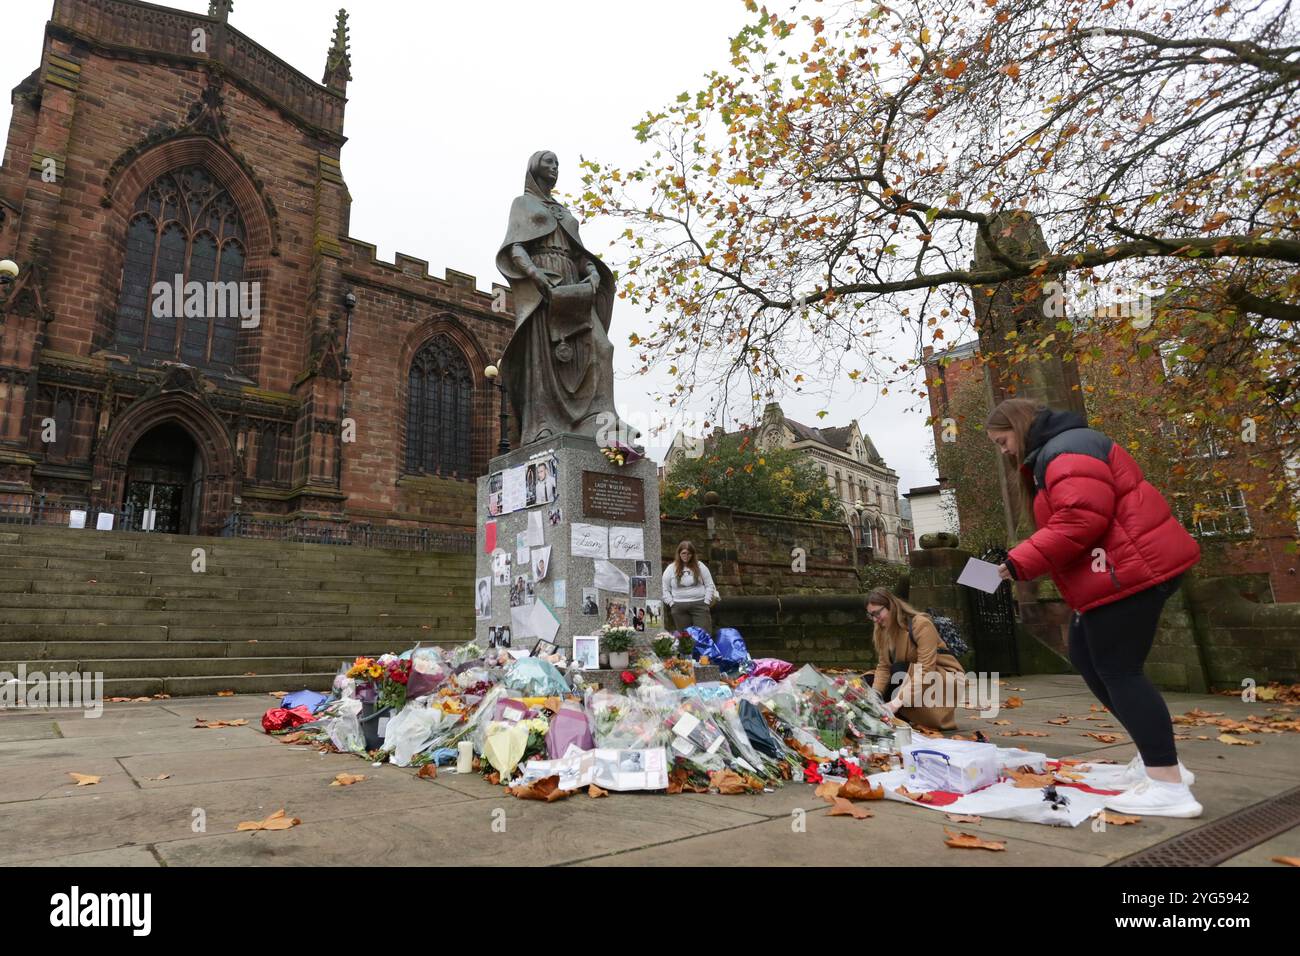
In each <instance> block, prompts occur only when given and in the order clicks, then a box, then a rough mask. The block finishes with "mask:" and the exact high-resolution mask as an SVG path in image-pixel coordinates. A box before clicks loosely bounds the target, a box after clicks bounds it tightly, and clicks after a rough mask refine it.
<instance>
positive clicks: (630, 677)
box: [618, 671, 636, 685]
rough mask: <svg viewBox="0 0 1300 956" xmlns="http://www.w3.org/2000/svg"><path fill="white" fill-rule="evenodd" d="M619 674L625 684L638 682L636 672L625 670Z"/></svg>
mask: <svg viewBox="0 0 1300 956" xmlns="http://www.w3.org/2000/svg"><path fill="white" fill-rule="evenodd" d="M618 676H619V677H621V678H622V679H623V683H624V684H628V685H631V684H635V683H636V674H634V673H632V672H631V671H623V673H621V674H619V675H618Z"/></svg>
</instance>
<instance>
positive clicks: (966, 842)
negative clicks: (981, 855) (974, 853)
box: [943, 827, 1007, 850]
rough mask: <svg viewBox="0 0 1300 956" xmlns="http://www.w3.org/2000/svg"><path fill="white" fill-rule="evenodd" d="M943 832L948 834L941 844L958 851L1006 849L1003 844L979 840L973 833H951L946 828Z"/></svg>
mask: <svg viewBox="0 0 1300 956" xmlns="http://www.w3.org/2000/svg"><path fill="white" fill-rule="evenodd" d="M943 832H944V833H946V834H948V839H946V840H944V841H943V842H944V843H946V844H947V845H948V846H952V847H957V848H958V849H960V850H1005V849H1006V848H1007V845H1006V843H1005V842H992V841H989V840H981V839H980V838H979V837H977V836H976V835H975V834H973V833H953V832H952V831H951V830H949V829H948V828H947V827H944V828H943Z"/></svg>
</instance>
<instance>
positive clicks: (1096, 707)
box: [1088, 704, 1110, 714]
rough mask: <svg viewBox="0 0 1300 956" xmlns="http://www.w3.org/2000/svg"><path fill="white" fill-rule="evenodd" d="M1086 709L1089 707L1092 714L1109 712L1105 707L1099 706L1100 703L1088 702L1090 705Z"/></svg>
mask: <svg viewBox="0 0 1300 956" xmlns="http://www.w3.org/2000/svg"><path fill="white" fill-rule="evenodd" d="M1088 709H1089V710H1090V711H1092V712H1093V713H1094V714H1108V713H1110V711H1108V710H1107V709H1106V708H1105V707H1103V706H1101V704H1090V705H1089V706H1088Z"/></svg>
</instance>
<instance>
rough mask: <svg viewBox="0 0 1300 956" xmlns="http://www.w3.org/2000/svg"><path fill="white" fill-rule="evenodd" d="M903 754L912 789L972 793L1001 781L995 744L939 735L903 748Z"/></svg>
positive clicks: (908, 783)
mask: <svg viewBox="0 0 1300 956" xmlns="http://www.w3.org/2000/svg"><path fill="white" fill-rule="evenodd" d="M902 754H903V769H904V770H905V771H906V772H907V787H908V789H909V790H945V791H948V792H949V793H970V792H971V791H972V790H978V789H980V787H987V786H988V785H989V784H992V783H997V780H998V770H999V761H998V748H997V746H996V745H995V744H981V743H977V742H976V741H973V740H948V739H945V738H938V737H935V738H927V739H923V740H921V741H919V742H917V743H913V744H910V745H908V746H906V747H903V748H902Z"/></svg>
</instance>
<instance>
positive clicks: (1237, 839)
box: [1111, 787, 1300, 866]
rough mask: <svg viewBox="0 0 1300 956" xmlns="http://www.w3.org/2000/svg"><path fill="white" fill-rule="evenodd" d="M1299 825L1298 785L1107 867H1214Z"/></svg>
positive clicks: (1299, 788)
mask: <svg viewBox="0 0 1300 956" xmlns="http://www.w3.org/2000/svg"><path fill="white" fill-rule="evenodd" d="M1297 824H1300V787H1296V788H1295V789H1294V790H1288V791H1287V792H1286V793H1280V794H1278V795H1277V796H1276V797H1272V798H1270V799H1268V800H1264V801H1262V802H1261V803H1256V804H1252V805H1251V806H1249V807H1244V808H1242V809H1241V810H1238V811H1237V812H1235V813H1230V814H1228V815H1227V816H1226V817H1224V818H1223V819H1221V820H1215V821H1214V822H1213V823H1207V824H1205V826H1203V827H1197V828H1196V829H1195V830H1188V831H1187V832H1186V833H1181V834H1179V835H1178V836H1176V837H1173V838H1171V839H1169V840H1165V841H1164V842H1163V843H1157V844H1156V845H1155V846H1150V847H1147V848H1146V849H1145V850H1141V851H1139V852H1137V853H1134V854H1133V855H1132V856H1126V857H1124V859H1122V860H1116V861H1115V862H1114V863H1112V864H1111V866H1218V865H1219V864H1220V863H1222V862H1224V861H1225V860H1229V859H1231V858H1232V857H1234V856H1236V855H1237V854H1239V853H1243V852H1245V851H1246V850H1249V849H1250V848H1251V847H1253V846H1258V845H1259V844H1261V843H1263V842H1264V841H1265V840H1270V839H1272V838H1273V837H1275V836H1277V835H1278V834H1279V833H1285V832H1286V831H1287V830H1290V829H1291V828H1292V827H1294V826H1296V825H1297Z"/></svg>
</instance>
